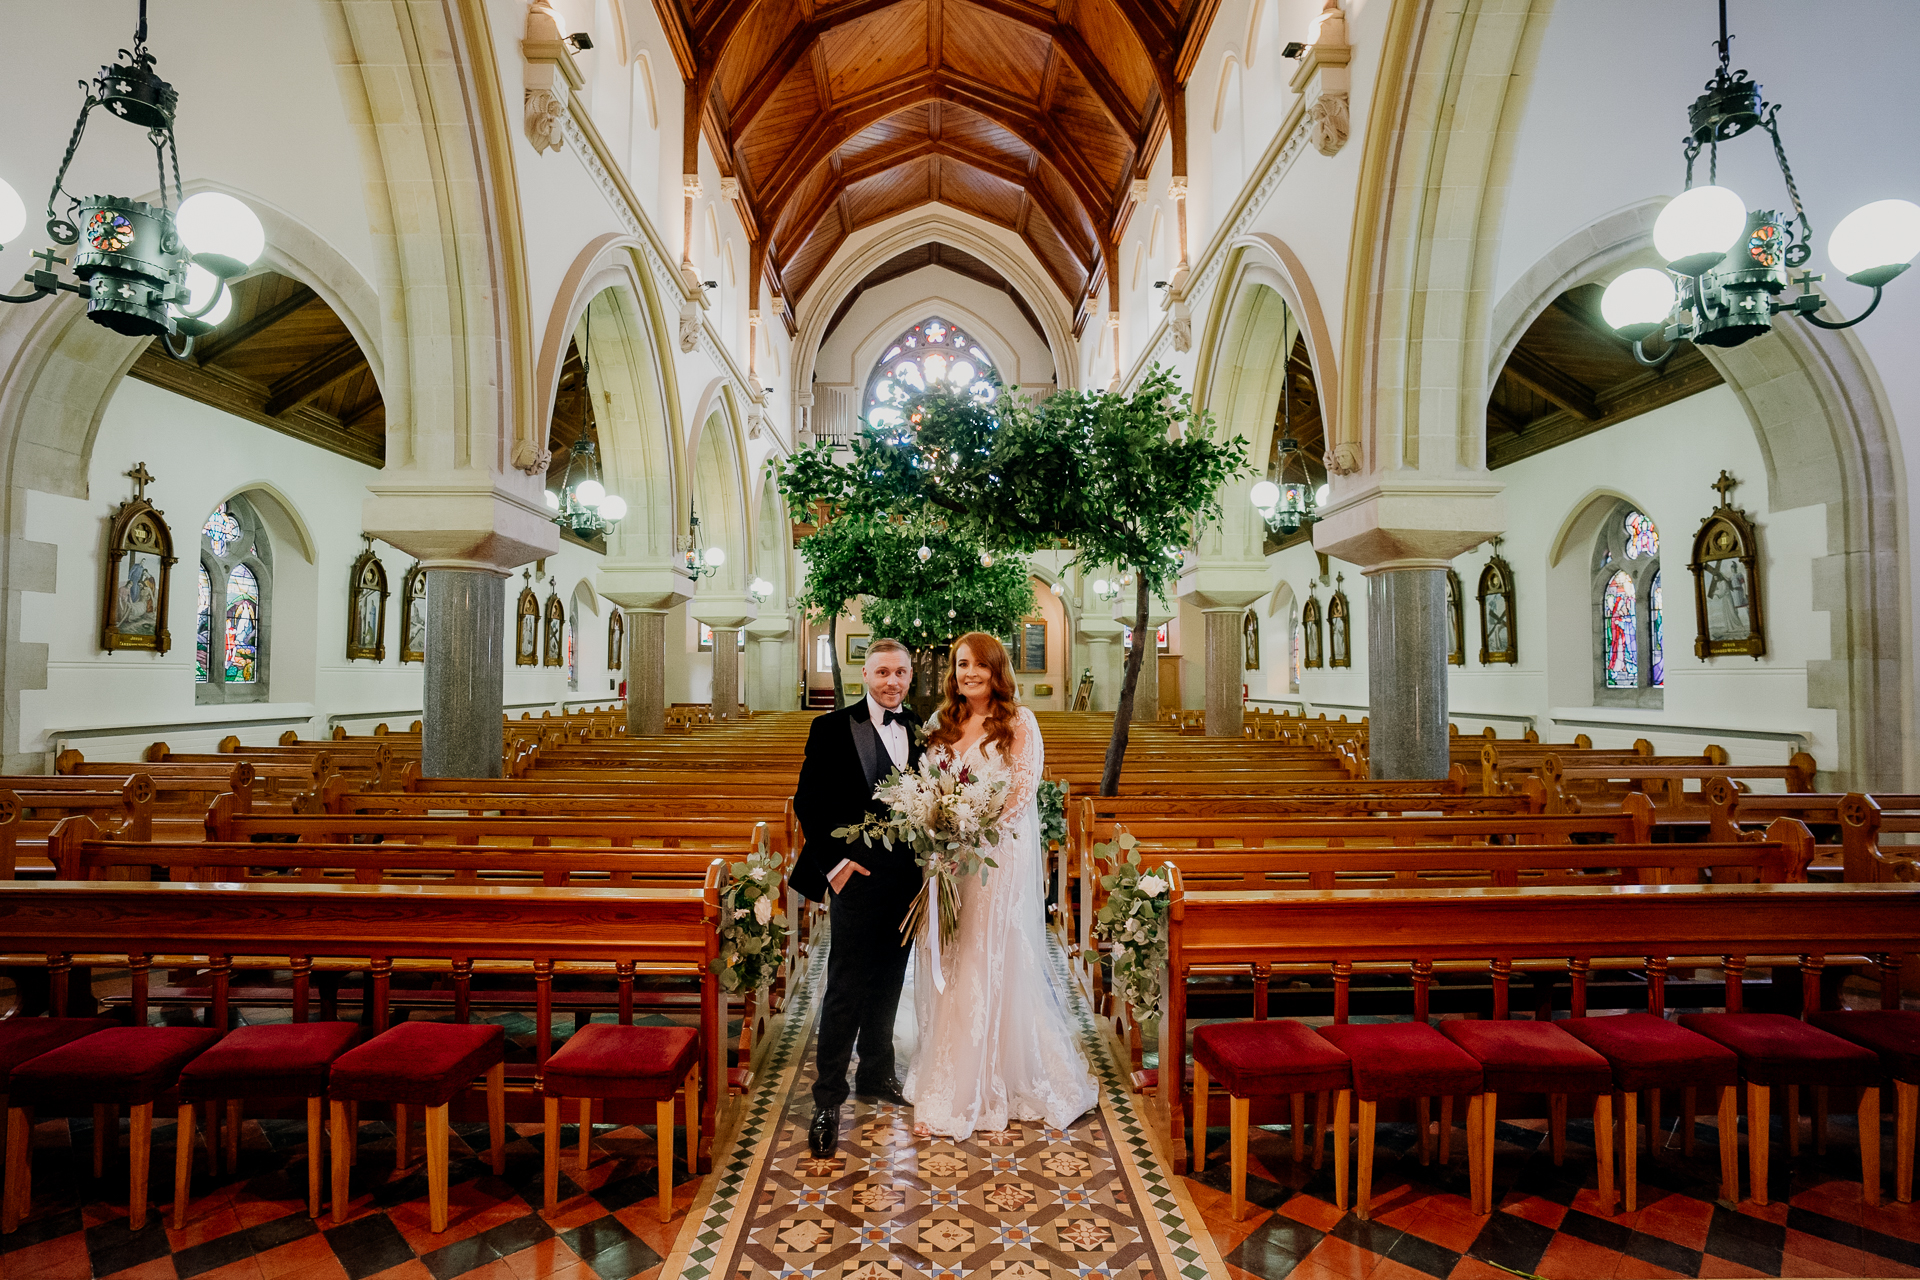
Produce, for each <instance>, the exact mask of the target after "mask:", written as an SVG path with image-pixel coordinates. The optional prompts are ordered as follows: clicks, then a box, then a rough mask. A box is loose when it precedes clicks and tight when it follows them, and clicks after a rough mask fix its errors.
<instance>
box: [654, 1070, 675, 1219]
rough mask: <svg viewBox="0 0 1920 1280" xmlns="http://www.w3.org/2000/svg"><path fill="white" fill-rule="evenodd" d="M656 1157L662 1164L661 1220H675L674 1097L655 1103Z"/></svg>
mask: <svg viewBox="0 0 1920 1280" xmlns="http://www.w3.org/2000/svg"><path fill="white" fill-rule="evenodd" d="M653 1133H654V1159H655V1160H657V1161H658V1162H659V1164H660V1221H662V1222H670V1221H672V1220H673V1099H672V1098H665V1099H662V1100H661V1101H659V1102H656V1103H654V1104H653Z"/></svg>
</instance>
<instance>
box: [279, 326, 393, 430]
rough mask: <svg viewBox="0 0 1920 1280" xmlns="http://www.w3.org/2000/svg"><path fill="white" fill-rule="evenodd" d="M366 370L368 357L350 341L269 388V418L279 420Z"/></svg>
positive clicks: (309, 362) (349, 339)
mask: <svg viewBox="0 0 1920 1280" xmlns="http://www.w3.org/2000/svg"><path fill="white" fill-rule="evenodd" d="M366 367H367V357H366V354H365V353H364V352H362V351H361V350H360V344H359V343H357V342H355V341H354V340H353V339H352V338H348V339H347V340H346V341H345V342H343V343H341V344H340V345H339V346H337V347H334V348H333V349H332V350H331V351H328V352H326V353H325V354H323V355H321V356H319V357H317V358H315V359H313V360H309V361H308V362H307V363H306V364H304V365H302V366H301V367H300V368H298V369H295V370H294V371H293V372H292V373H289V374H288V375H286V376H285V377H284V378H281V379H280V380H279V381H277V382H275V383H274V384H273V385H272V386H270V387H268V388H267V402H266V404H265V405H264V406H263V408H264V409H265V412H266V414H267V416H268V417H270V418H277V417H279V416H280V415H281V414H283V413H285V412H286V411H287V410H289V409H292V408H294V407H295V406H297V405H303V404H305V403H306V402H307V401H309V400H311V399H313V398H314V397H315V396H317V395H319V394H320V393H321V392H322V391H325V390H326V389H327V388H328V387H330V386H332V385H333V384H334V383H336V382H338V381H340V379H342V378H345V377H348V376H350V375H352V374H355V373H358V372H359V371H360V370H362V369H364V368H366Z"/></svg>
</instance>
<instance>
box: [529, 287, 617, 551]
mask: <svg viewBox="0 0 1920 1280" xmlns="http://www.w3.org/2000/svg"><path fill="white" fill-rule="evenodd" d="M586 323H587V335H586V339H585V341H584V342H582V343H581V344H580V394H581V395H583V396H586V397H587V398H588V403H589V404H591V403H592V397H593V386H592V384H591V383H589V382H588V381H587V374H588V372H589V371H590V370H591V369H592V367H593V364H592V360H593V312H592V311H591V310H589V311H588V312H587V320H586ZM581 427H582V430H584V429H585V419H584V418H583V419H582V422H581ZM599 453H600V451H599V450H598V449H597V448H596V447H595V446H594V443H593V441H591V440H584V439H583V440H575V441H574V442H573V444H572V446H571V447H570V448H568V450H567V469H566V471H564V472H562V473H561V476H560V492H558V493H555V492H554V491H553V490H551V489H549V490H547V509H548V510H550V511H552V512H553V522H554V523H555V524H557V525H559V526H560V527H561V528H563V529H567V530H570V531H571V532H572V533H573V536H574V537H576V538H591V537H593V536H594V535H595V534H600V533H605V532H606V531H607V530H609V529H611V528H612V527H613V526H614V525H616V524H618V523H619V522H620V521H621V520H623V519H624V518H625V517H626V514H627V500H626V499H625V498H622V497H621V496H620V495H619V494H617V493H608V492H607V488H606V486H605V485H604V484H602V483H601V480H600V458H599ZM576 468H577V469H578V470H579V472H580V474H579V476H578V478H576V477H575V474H574V472H575V469H576Z"/></svg>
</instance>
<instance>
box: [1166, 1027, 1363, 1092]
mask: <svg viewBox="0 0 1920 1280" xmlns="http://www.w3.org/2000/svg"><path fill="white" fill-rule="evenodd" d="M1193 1060H1194V1061H1195V1062H1197V1063H1199V1064H1200V1065H1201V1066H1202V1067H1204V1068H1206V1072H1207V1074H1208V1075H1209V1076H1211V1077H1212V1078H1213V1080H1214V1082H1215V1083H1216V1084H1218V1085H1219V1086H1220V1087H1221V1088H1223V1089H1225V1090H1226V1091H1227V1092H1228V1093H1230V1094H1232V1095H1233V1096H1234V1097H1236V1098H1255V1097H1266V1096H1271V1095H1274V1094H1288V1093H1319V1092H1321V1091H1322V1090H1327V1089H1350V1088H1352V1087H1353V1064H1352V1063H1351V1062H1349V1061H1348V1060H1347V1055H1346V1054H1344V1053H1342V1052H1340V1050H1338V1049H1336V1048H1335V1047H1334V1046H1333V1044H1332V1043H1331V1042H1330V1041H1328V1040H1327V1039H1326V1037H1324V1036H1321V1035H1317V1034H1315V1033H1314V1031H1313V1029H1312V1028H1310V1027H1303V1026H1301V1025H1300V1024H1299V1023H1297V1022H1288V1021H1285V1020H1280V1021H1271V1022H1221V1023H1216V1024H1213V1025H1211V1026H1205V1027H1196V1028H1195V1029H1194V1032H1193Z"/></svg>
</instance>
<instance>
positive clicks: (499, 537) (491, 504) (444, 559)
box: [360, 471, 560, 577]
mask: <svg viewBox="0 0 1920 1280" xmlns="http://www.w3.org/2000/svg"><path fill="white" fill-rule="evenodd" d="M367 488H368V490H369V491H370V496H369V497H368V498H367V499H366V501H365V502H363V503H362V504H361V507H360V525H361V528H362V529H364V530H365V531H366V532H368V533H370V534H372V535H373V536H374V537H376V538H378V539H380V540H381V541H382V542H386V543H390V544H391V545H393V546H395V547H398V548H399V549H400V550H402V551H404V552H406V553H407V554H408V555H410V556H412V557H413V558H414V559H416V560H418V561H419V562H420V563H421V564H422V565H424V566H426V567H427V568H429V569H459V570H466V571H469V572H476V573H497V574H499V575H500V576H501V577H505V576H507V575H508V574H510V573H512V572H513V570H515V569H516V568H518V567H519V566H521V565H523V564H527V563H529V562H531V561H534V560H540V559H543V558H545V557H547V556H550V555H552V554H553V553H554V552H555V551H557V550H559V549H560V530H559V528H558V527H557V526H556V525H555V524H554V523H553V519H552V517H551V516H549V515H548V514H547V512H546V510H545V508H543V507H538V506H535V505H534V504H533V503H532V502H531V501H529V500H528V499H527V498H526V497H523V496H521V495H520V494H517V493H514V492H512V491H510V490H508V489H506V488H503V487H502V486H501V485H500V483H499V479H498V477H492V476H481V475H477V474H476V473H472V472H468V473H458V472H455V473H448V474H442V475H429V474H424V473H420V472H410V471H400V472H396V473H383V474H382V477H381V478H380V479H378V480H375V481H373V482H372V483H371V484H369V485H368V486H367Z"/></svg>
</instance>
